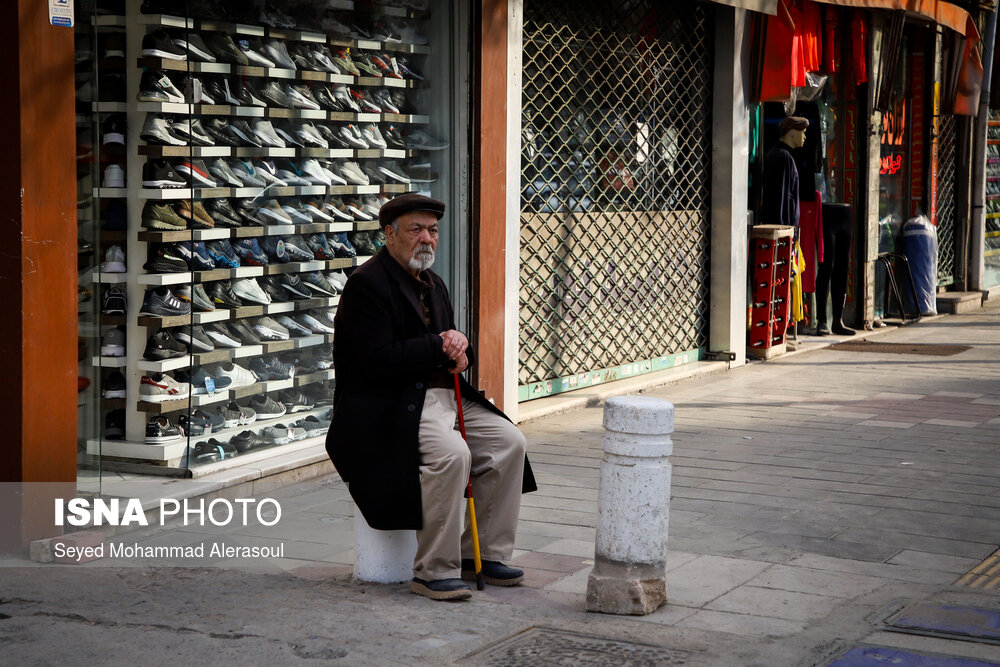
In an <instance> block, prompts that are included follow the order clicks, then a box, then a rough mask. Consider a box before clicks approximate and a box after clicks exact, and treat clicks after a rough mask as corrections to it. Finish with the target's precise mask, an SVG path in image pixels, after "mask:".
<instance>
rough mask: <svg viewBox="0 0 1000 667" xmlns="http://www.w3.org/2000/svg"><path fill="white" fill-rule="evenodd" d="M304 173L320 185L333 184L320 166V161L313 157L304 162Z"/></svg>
mask: <svg viewBox="0 0 1000 667" xmlns="http://www.w3.org/2000/svg"><path fill="white" fill-rule="evenodd" d="M302 173H303V174H305V175H306V176H307V177H308V178H309V180H310V181H311V182H315V183H317V184H319V185H333V181H332V180H331V179H330V177H329V176H327V175H326V173H324V170H323V168H322V167H320V165H319V162H318V161H317V160H315V159H313V158H310V159H308V160H306V161H305V162H303V163H302Z"/></svg>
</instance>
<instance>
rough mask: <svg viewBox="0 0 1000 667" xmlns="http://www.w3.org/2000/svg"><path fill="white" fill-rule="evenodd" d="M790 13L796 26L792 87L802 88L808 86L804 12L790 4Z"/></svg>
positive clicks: (793, 34)
mask: <svg viewBox="0 0 1000 667" xmlns="http://www.w3.org/2000/svg"><path fill="white" fill-rule="evenodd" d="M788 13H789V15H791V17H792V25H793V26H794V28H793V30H794V32H793V33H792V71H791V81H792V85H793V86H796V87H799V88H801V87H802V86H805V85H806V61H805V44H804V40H803V30H802V26H803V21H802V10H801V9H799V8H798V7H796V6H795V5H794V4H789V6H788Z"/></svg>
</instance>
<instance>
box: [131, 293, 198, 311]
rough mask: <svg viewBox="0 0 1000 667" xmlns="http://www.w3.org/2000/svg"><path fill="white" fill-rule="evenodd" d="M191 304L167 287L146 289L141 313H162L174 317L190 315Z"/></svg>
mask: <svg viewBox="0 0 1000 667" xmlns="http://www.w3.org/2000/svg"><path fill="white" fill-rule="evenodd" d="M190 313H191V304H190V303H184V302H183V301H181V300H180V299H178V298H177V297H176V296H174V293H173V292H171V291H170V290H169V289H167V288H166V287H157V288H156V289H151V290H146V296H145V297H143V300H142V308H141V309H140V310H139V314H140V315H160V316H162V317H172V316H174V315H189V314H190Z"/></svg>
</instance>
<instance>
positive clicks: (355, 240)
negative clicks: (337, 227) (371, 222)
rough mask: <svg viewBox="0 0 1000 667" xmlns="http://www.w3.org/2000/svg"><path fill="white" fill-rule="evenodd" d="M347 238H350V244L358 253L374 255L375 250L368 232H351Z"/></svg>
mask: <svg viewBox="0 0 1000 667" xmlns="http://www.w3.org/2000/svg"><path fill="white" fill-rule="evenodd" d="M347 238H349V239H350V240H351V245H352V246H354V249H355V250H357V251H358V255H362V256H364V255H374V254H375V253H376V252H377V251H376V250H375V245H374V244H373V243H372V240H371V238H369V236H368V232H351V233H349V234H348V235H347Z"/></svg>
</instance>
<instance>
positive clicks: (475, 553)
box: [469, 496, 483, 577]
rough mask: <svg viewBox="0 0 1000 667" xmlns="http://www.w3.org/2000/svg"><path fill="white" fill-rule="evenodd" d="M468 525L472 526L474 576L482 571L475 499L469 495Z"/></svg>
mask: <svg viewBox="0 0 1000 667" xmlns="http://www.w3.org/2000/svg"><path fill="white" fill-rule="evenodd" d="M469 525H470V527H471V528H472V555H473V558H474V560H475V561H476V576H477V577H478V576H479V573H480V572H482V571H483V559H482V556H480V554H479V528H477V527H476V501H474V500H473V499H472V496H469Z"/></svg>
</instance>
